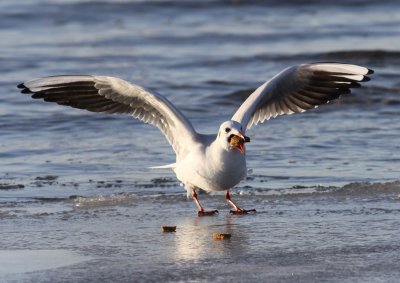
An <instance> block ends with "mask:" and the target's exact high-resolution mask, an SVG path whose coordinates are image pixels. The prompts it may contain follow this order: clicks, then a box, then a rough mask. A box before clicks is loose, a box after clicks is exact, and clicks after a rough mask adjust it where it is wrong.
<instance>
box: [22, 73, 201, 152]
mask: <svg viewBox="0 0 400 283" xmlns="http://www.w3.org/2000/svg"><path fill="white" fill-rule="evenodd" d="M18 87H19V88H21V89H22V91H21V92H22V93H33V95H32V98H35V99H43V100H45V101H50V102H55V103H57V104H60V105H68V106H71V107H74V108H79V109H86V110H89V111H92V112H100V113H108V114H114V113H118V114H130V115H132V116H133V117H135V118H137V119H139V120H141V121H143V122H145V123H149V124H152V125H154V126H156V127H158V128H159V129H160V130H161V132H162V133H163V134H164V135H165V136H166V138H167V140H168V141H169V143H170V144H171V146H172V147H173V149H174V150H175V152H176V153H177V155H178V156H184V155H186V153H187V152H188V150H189V147H190V146H191V145H192V143H193V142H195V141H196V140H197V138H198V135H197V133H196V131H195V130H194V129H193V126H192V125H191V123H190V122H189V121H188V120H187V119H186V118H185V116H183V114H182V113H181V112H180V111H179V110H178V109H177V108H175V107H174V105H173V104H172V103H171V102H170V101H168V100H167V99H166V98H165V97H163V96H161V95H158V94H154V93H151V92H149V91H147V90H146V89H144V88H142V87H140V86H138V85H134V84H131V83H129V82H127V81H124V80H121V79H118V78H114V77H106V76H54V77H45V78H40V79H35V80H31V81H27V82H25V83H22V84H20V85H18Z"/></svg>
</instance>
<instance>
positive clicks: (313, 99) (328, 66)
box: [232, 63, 373, 129]
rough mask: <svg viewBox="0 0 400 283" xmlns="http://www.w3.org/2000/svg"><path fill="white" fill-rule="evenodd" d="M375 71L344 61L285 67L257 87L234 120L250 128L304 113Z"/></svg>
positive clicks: (347, 89) (358, 83) (343, 91)
mask: <svg viewBox="0 0 400 283" xmlns="http://www.w3.org/2000/svg"><path fill="white" fill-rule="evenodd" d="M372 73H373V71H372V70H370V69H367V68H365V67H361V66H357V65H351V64H341V63H315V64H303V65H298V66H293V67H290V68H287V69H285V70H283V71H282V72H281V73H279V74H278V75H276V76H275V77H273V78H272V79H271V80H269V81H267V82H265V83H264V84H262V85H261V86H260V87H259V88H257V89H256V90H255V91H254V92H253V93H252V94H251V95H250V96H249V97H248V98H247V99H246V100H245V101H244V102H243V104H242V105H241V106H240V107H239V109H238V110H237V111H236V113H235V114H234V115H233V117H232V120H234V121H237V122H239V123H241V124H242V125H243V126H245V127H247V129H249V128H251V127H252V126H253V125H256V124H258V123H259V122H264V121H265V120H269V119H270V118H275V117H277V116H279V115H283V114H293V113H300V112H304V111H306V110H309V109H312V108H316V107H318V105H320V104H323V103H327V102H329V101H330V100H333V99H337V98H338V97H340V96H341V95H344V94H348V93H350V92H351V88H356V87H360V86H361V84H360V82H365V81H369V80H370V78H369V77H368V76H367V75H369V74H372Z"/></svg>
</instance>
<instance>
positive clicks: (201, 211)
mask: <svg viewBox="0 0 400 283" xmlns="http://www.w3.org/2000/svg"><path fill="white" fill-rule="evenodd" d="M192 198H193V200H194V202H195V203H196V205H197V208H198V209H199V211H198V212H197V215H198V216H213V215H215V214H218V210H210V211H206V210H204V208H203V207H202V206H201V204H200V202H199V198H198V197H197V194H196V191H195V190H193V191H192Z"/></svg>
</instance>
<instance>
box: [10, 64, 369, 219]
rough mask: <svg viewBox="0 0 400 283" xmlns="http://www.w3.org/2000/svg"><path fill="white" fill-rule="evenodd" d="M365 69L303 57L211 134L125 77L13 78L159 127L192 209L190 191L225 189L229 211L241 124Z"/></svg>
mask: <svg viewBox="0 0 400 283" xmlns="http://www.w3.org/2000/svg"><path fill="white" fill-rule="evenodd" d="M372 73H373V71H372V70H371V69H368V68H365V67H362V66H358V65H352V64H342V63H311V64H301V65H297V66H292V67H288V68H286V69H284V70H283V71H281V72H280V73H278V74H277V75H275V76H274V77H273V78H272V79H270V80H268V81H266V82H265V83H263V84H262V85H261V86H259V87H258V88H257V89H256V90H255V91H254V92H253V93H251V94H250V95H249V96H248V98H247V99H246V100H245V101H244V102H243V104H242V105H241V106H240V107H239V109H238V110H237V111H236V112H235V113H234V114H233V116H232V118H231V119H230V120H228V121H225V122H223V123H222V124H221V125H220V127H219V130H218V132H217V134H212V135H206V134H200V133H198V132H196V130H195V129H194V128H193V126H192V124H191V123H190V121H189V120H188V119H187V118H186V117H185V116H184V115H183V114H182V112H181V111H179V110H178V109H177V108H176V107H175V106H174V105H173V104H172V103H171V102H170V101H169V100H168V99H167V98H165V97H164V96H162V95H160V94H158V93H155V92H150V91H149V90H147V89H145V88H143V87H141V86H139V85H135V84H132V83H129V82H127V81H125V80H122V79H119V78H115V77H109V76H92V75H61V76H50V77H44V78H39V79H33V80H29V81H26V82H24V83H21V84H19V85H18V88H20V89H22V90H21V92H22V93H28V94H31V95H32V98H34V99H43V100H44V101H49V102H55V103H57V104H60V105H67V106H71V107H74V108H79V109H86V110H89V111H92V112H98V113H107V114H128V115H131V116H133V117H134V118H136V119H139V120H141V121H143V122H145V123H149V124H152V125H154V126H156V127H157V128H159V129H160V131H161V132H162V133H163V134H164V136H165V137H166V139H167V140H168V142H169V143H170V145H171V146H172V148H173V150H174V151H175V153H176V162H175V163H173V164H169V165H164V166H159V167H154V168H170V169H172V170H173V171H174V172H175V174H176V177H177V179H178V180H179V181H180V182H181V183H182V184H183V186H184V188H185V189H186V191H187V195H188V197H189V196H191V197H192V198H193V200H194V202H195V203H196V205H197V208H198V216H211V215H214V214H216V213H218V211H217V210H209V211H207V210H205V209H204V208H203V206H202V205H201V204H200V202H199V198H198V195H197V193H196V191H198V190H204V191H206V192H212V191H225V192H226V194H225V198H226V200H227V202H228V203H229V204H230V205H231V206H232V208H233V210H231V211H230V212H231V213H232V214H247V213H249V212H255V209H249V210H246V209H242V208H240V207H239V206H238V205H237V204H236V203H235V202H233V201H232V200H231V197H230V194H229V190H230V189H232V188H233V187H234V186H235V185H237V184H238V183H239V182H240V181H241V180H243V179H244V178H245V177H246V175H247V167H246V146H245V144H246V143H248V142H250V138H249V137H248V136H246V130H248V129H250V128H251V127H252V126H254V125H257V124H258V123H263V122H264V121H266V120H269V119H271V118H275V117H277V116H279V115H283V114H288V115H290V114H293V113H301V112H304V111H306V110H309V109H312V108H316V107H318V105H320V104H323V103H327V102H329V101H331V100H333V99H337V98H338V97H339V96H341V95H344V94H349V93H350V92H351V88H355V87H360V86H361V85H360V83H361V82H365V81H369V80H370V78H369V77H368V75H370V74H372Z"/></svg>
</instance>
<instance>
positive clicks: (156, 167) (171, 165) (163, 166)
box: [149, 163, 176, 169]
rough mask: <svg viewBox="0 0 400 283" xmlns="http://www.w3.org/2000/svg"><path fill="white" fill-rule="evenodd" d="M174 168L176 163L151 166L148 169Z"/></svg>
mask: <svg viewBox="0 0 400 283" xmlns="http://www.w3.org/2000/svg"><path fill="white" fill-rule="evenodd" d="M175 167H176V163H171V164H167V165H161V166H152V167H149V169H173V168H175Z"/></svg>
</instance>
